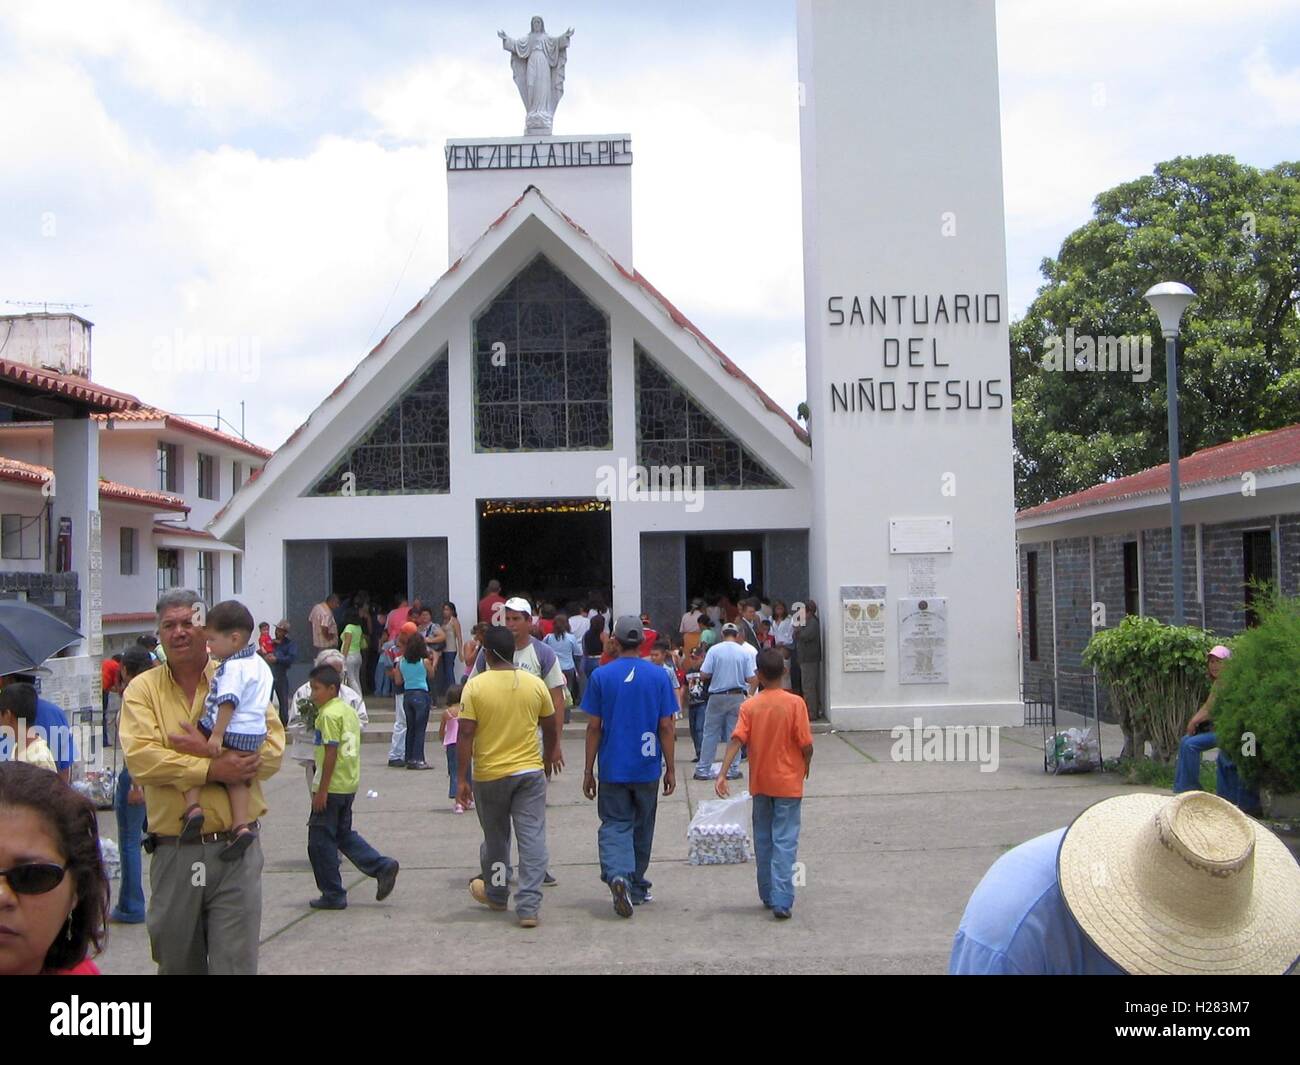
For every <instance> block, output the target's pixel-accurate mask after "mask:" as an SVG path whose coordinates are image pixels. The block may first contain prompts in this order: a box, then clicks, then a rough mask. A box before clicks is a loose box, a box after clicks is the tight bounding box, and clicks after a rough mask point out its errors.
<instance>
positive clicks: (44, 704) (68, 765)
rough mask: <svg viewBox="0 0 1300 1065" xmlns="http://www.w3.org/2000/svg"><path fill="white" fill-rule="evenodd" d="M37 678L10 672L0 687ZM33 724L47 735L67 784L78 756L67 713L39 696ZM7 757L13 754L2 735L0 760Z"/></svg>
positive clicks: (48, 742) (26, 682)
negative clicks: (7, 747)
mask: <svg viewBox="0 0 1300 1065" xmlns="http://www.w3.org/2000/svg"><path fill="white" fill-rule="evenodd" d="M35 679H36V678H35V677H34V676H33V675H32V674H30V673H10V674H9V675H8V676H5V677H0V688H4V687H5V685H7V684H18V683H20V682H21V683H24V684H31V683H33V682H34V681H35ZM32 724H33V725H35V726H36V727H37V728H39V729H40V730H41V735H42V736H44V737H45V742H46V744H47V745H48V746H49V748H50V752H51V753H52V754H53V755H54V761H55V763H56V764H57V765H58V767H59V776H60V777H62V778H63V782H64V783H65V784H67V783H69V782H70V781H71V779H72V763H73V762H74V761H76V758H77V745H76V743H75V741H74V733H73V731H72V727H71V726H70V725H69V724H68V718H67V715H66V714H64V712H63V711H62V710H61V709H59V707H58V706H57V705H56V704H55V703H52V702H50V701H49V700H48V699H41V698H39V697H38V698H37V700H36V718H35V720H34V721H33V722H32ZM7 757H11V755H10V753H9V751H8V750H7V749H6V743H5V738H4V737H0V760H4V759H5V758H7Z"/></svg>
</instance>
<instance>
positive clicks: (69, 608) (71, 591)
mask: <svg viewBox="0 0 1300 1065" xmlns="http://www.w3.org/2000/svg"><path fill="white" fill-rule="evenodd" d="M19 592H26V593H27V601H28V602H29V603H34V604H35V605H36V606H39V607H44V608H45V609H46V610H48V611H49V612H50V613H51V614H53V615H54V616H55V617H57V618H60V619H61V620H63V621H64V622H66V623H67V624H69V625H71V626H72V627H73V628H74V629H76V630H77V631H78V632H80V631H81V593H80V591H79V590H78V588H77V575H76V574H75V573H0V599H17V598H19V595H18V593H19Z"/></svg>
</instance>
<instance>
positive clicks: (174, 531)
mask: <svg viewBox="0 0 1300 1065" xmlns="http://www.w3.org/2000/svg"><path fill="white" fill-rule="evenodd" d="M153 531H154V532H156V533H166V534H167V535H169V536H193V537H195V538H196V539H199V540H215V539H216V537H215V536H213V535H212V534H211V533H210V532H208V531H206V530H205V529H189V528H186V527H185V526H184V525H164V524H163V523H162V522H158V521H156V522H154V523H153Z"/></svg>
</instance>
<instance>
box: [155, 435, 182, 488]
mask: <svg viewBox="0 0 1300 1065" xmlns="http://www.w3.org/2000/svg"><path fill="white" fill-rule="evenodd" d="M179 473H180V448H178V447H177V446H176V445H175V444H164V443H161V442H160V443H159V444H158V490H159V491H160V492H179V491H180V485H179Z"/></svg>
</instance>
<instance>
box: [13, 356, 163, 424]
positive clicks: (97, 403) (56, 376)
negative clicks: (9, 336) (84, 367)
mask: <svg viewBox="0 0 1300 1065" xmlns="http://www.w3.org/2000/svg"><path fill="white" fill-rule="evenodd" d="M0 378H2V379H4V380H7V381H12V382H14V383H15V384H19V385H24V386H26V387H27V388H33V389H37V390H39V391H42V392H49V393H50V394H52V395H56V396H66V397H67V398H68V399H72V400H76V401H77V402H78V403H84V404H86V405H87V406H91V407H96V408H98V409H100V410H105V411H113V412H116V411H129V410H132V409H134V408H136V407H138V406H140V401H139V400H138V399H136V398H135V396H129V395H127V394H126V393H125V392H117V391H114V390H113V389H111V388H105V387H104V386H103V385H97V384H95V383H94V382H93V381H89V380H87V379H86V378H84V377H77V376H76V375H75V374H63V373H56V372H55V371H53V370H39V369H37V368H36V367H34V366H27V365H26V364H24V363H21V362H10V361H9V360H8V359H0Z"/></svg>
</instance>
